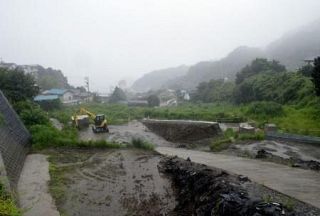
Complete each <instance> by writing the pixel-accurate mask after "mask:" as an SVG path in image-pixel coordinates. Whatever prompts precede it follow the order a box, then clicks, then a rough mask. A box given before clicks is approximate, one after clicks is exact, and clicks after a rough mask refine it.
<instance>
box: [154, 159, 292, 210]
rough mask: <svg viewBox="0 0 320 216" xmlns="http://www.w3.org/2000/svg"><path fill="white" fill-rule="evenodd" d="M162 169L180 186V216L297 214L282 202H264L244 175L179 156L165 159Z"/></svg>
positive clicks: (178, 190) (177, 207) (178, 208)
mask: <svg viewBox="0 0 320 216" xmlns="http://www.w3.org/2000/svg"><path fill="white" fill-rule="evenodd" d="M159 169H160V170H161V171H162V172H164V173H166V174H168V175H169V176H171V178H172V180H173V184H174V186H175V187H176V189H177V193H178V195H177V197H178V204H177V205H176V207H175V209H174V212H175V213H176V214H177V215H199V216H202V215H203V216H204V215H217V216H224V215H225V216H233V215H234V216H262V215H266V216H268V215H270V216H278V215H290V216H293V215H298V214H295V213H294V212H289V211H288V210H287V209H286V208H285V207H284V206H283V205H282V204H279V203H272V202H270V203H265V202H263V201H262V199H261V194H256V195H253V194H252V193H249V192H248V190H247V186H246V184H247V183H250V180H249V179H248V178H246V177H244V176H237V175H231V174H228V173H226V172H224V171H222V170H219V169H209V168H208V167H207V166H205V165H200V164H195V163H193V162H191V161H190V160H182V159H179V158H177V157H173V158H164V159H162V160H161V161H160V164H159Z"/></svg>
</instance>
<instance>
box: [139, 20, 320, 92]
mask: <svg viewBox="0 0 320 216" xmlns="http://www.w3.org/2000/svg"><path fill="white" fill-rule="evenodd" d="M318 55H320V20H318V21H316V22H313V23H311V24H309V25H306V26H304V27H301V28H298V29H296V30H294V31H292V32H289V33H287V34H285V35H284V36H283V37H282V38H280V39H278V40H276V41H274V42H272V43H270V44H269V45H268V46H267V47H266V49H258V48H249V47H245V46H242V47H238V48H237V49H235V50H233V51H232V52H231V53H230V54H229V55H228V56H226V57H225V58H222V59H221V60H218V61H204V62H199V63H198V64H196V65H193V66H191V67H190V68H189V70H188V71H187V72H186V73H185V75H183V74H181V73H179V74H178V73H177V72H176V71H175V70H170V71H168V72H167V73H166V74H165V76H161V74H162V73H163V71H162V70H159V71H154V72H152V73H149V74H146V75H145V76H144V77H142V78H140V79H138V80H137V81H136V82H135V83H134V85H133V88H134V89H136V90H139V91H143V90H145V89H144V88H143V86H144V85H147V86H148V88H147V89H159V88H161V87H167V88H173V89H195V87H196V86H197V85H198V84H199V83H200V82H203V81H208V80H211V79H224V78H226V77H227V78H228V79H229V80H234V79H235V75H236V73H237V72H239V70H240V69H241V68H243V67H244V66H245V65H247V64H249V63H250V62H251V61H252V60H254V59H255V58H261V57H266V58H268V59H271V60H272V59H276V60H278V61H280V63H281V64H283V65H285V66H286V68H287V69H288V70H296V69H298V68H299V67H301V66H302V65H303V64H304V60H305V59H311V58H314V57H316V56H318ZM182 75H183V76H182ZM159 76H160V77H161V79H158V80H157V81H156V82H154V81H153V82H152V81H151V82H150V80H152V78H153V77H159Z"/></svg>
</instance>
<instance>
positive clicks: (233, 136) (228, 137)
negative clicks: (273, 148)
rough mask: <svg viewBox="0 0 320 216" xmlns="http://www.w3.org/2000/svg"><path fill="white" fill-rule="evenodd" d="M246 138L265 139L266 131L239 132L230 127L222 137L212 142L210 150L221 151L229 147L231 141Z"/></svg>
mask: <svg viewBox="0 0 320 216" xmlns="http://www.w3.org/2000/svg"><path fill="white" fill-rule="evenodd" d="M246 140H264V133H263V132H262V131H260V132H257V133H254V134H249V133H247V134H238V133H236V132H234V131H233V130H232V129H231V128H228V129H227V130H226V131H225V132H224V133H223V136H222V137H221V138H220V139H218V140H214V141H213V142H212V143H211V145H210V150H211V151H213V152H219V151H222V150H225V149H228V148H229V146H230V145H231V143H234V142H236V141H246Z"/></svg>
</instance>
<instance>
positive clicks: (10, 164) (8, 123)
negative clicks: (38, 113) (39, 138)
mask: <svg viewBox="0 0 320 216" xmlns="http://www.w3.org/2000/svg"><path fill="white" fill-rule="evenodd" d="M0 119H1V121H0V154H1V156H0V157H1V159H2V160H1V161H0V162H1V163H2V164H0V176H1V179H8V182H9V185H10V187H11V189H15V188H16V186H17V183H18V180H19V176H20V173H21V170H22V167H23V164H24V160H25V158H26V155H27V153H28V151H29V149H30V138H31V136H30V134H29V132H28V130H27V129H26V128H25V126H24V125H23V123H22V122H21V120H20V119H19V117H18V115H17V114H16V113H15V111H14V110H13V109H12V107H11V105H10V104H9V102H8V101H7V99H6V98H5V96H4V95H3V93H2V92H1V91H0Z"/></svg>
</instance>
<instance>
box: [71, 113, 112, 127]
mask: <svg viewBox="0 0 320 216" xmlns="http://www.w3.org/2000/svg"><path fill="white" fill-rule="evenodd" d="M81 115H87V116H88V117H89V118H90V119H92V120H93V122H94V126H93V127H92V130H93V132H95V133H98V132H109V129H108V126H107V120H106V118H105V115H104V114H101V115H100V114H99V115H96V114H94V113H92V112H90V111H89V110H87V109H85V108H80V109H79V110H78V111H77V112H75V114H74V115H73V116H72V117H71V119H72V121H73V122H74V123H75V125H76V127H78V128H79V116H81ZM88 124H89V123H88ZM88 126H89V125H88Z"/></svg>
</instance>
